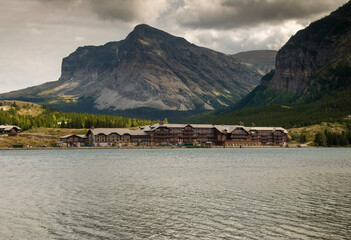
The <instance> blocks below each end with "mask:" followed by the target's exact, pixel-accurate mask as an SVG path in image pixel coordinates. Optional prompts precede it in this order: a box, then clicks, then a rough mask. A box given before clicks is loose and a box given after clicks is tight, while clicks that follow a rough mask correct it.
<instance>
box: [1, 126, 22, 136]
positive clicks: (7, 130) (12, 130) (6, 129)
mask: <svg viewBox="0 0 351 240" xmlns="http://www.w3.org/2000/svg"><path fill="white" fill-rule="evenodd" d="M20 131H21V128H20V127H17V126H13V125H0V134H7V135H8V136H17V135H18V133H19V132H20Z"/></svg>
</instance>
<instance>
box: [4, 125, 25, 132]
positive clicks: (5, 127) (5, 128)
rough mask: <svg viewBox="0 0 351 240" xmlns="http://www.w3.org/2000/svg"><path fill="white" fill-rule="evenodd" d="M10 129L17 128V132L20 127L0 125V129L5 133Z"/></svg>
mask: <svg viewBox="0 0 351 240" xmlns="http://www.w3.org/2000/svg"><path fill="white" fill-rule="evenodd" d="M12 128H17V129H18V130H21V128H20V127H18V126H14V125H0V129H3V130H5V131H10V130H11V129H12Z"/></svg>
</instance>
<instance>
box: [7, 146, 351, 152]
mask: <svg viewBox="0 0 351 240" xmlns="http://www.w3.org/2000/svg"><path fill="white" fill-rule="evenodd" d="M258 148H266V149H271V148H274V149H277V148H282V149H283V148H284V149H285V148H286V149H288V148H317V147H315V146H307V147H298V146H289V147H281V146H252V147H248V146H246V147H225V146H214V147H184V146H183V147H177V146H174V147H172V146H140V147H138V146H134V147H32V148H0V151H1V150H3V151H5V150H8V151H16V150H19V151H25V150H29V151H30V150H89V149H100V150H105V149H116V150H117V149H258ZM320 148H327V147H320ZM340 148H341V147H340ZM345 148H347V147H345Z"/></svg>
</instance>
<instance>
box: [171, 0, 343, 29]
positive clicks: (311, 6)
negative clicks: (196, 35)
mask: <svg viewBox="0 0 351 240" xmlns="http://www.w3.org/2000/svg"><path fill="white" fill-rule="evenodd" d="M343 3H345V0H333V1H330V0H319V1H314V0H235V1H233V0H212V1H185V4H184V5H183V6H182V7H181V8H179V9H178V10H177V13H176V18H177V20H178V22H179V23H180V24H181V25H183V26H186V27H189V28H204V29H210V28H212V29H234V28H242V27H245V26H249V27H251V26H256V25H259V24H263V23H269V24H275V25H278V24H281V23H282V22H284V21H287V20H298V21H301V23H303V22H309V20H310V19H311V18H314V17H318V16H323V15H324V14H327V13H329V12H331V11H333V10H335V9H336V7H337V6H340V5H342V4H343Z"/></svg>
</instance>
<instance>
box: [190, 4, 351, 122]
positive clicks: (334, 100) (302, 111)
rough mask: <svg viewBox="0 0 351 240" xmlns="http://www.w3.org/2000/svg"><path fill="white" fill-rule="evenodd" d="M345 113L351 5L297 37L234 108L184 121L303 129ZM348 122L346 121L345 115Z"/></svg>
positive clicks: (350, 76) (350, 105)
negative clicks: (300, 126)
mask: <svg viewBox="0 0 351 240" xmlns="http://www.w3.org/2000/svg"><path fill="white" fill-rule="evenodd" d="M350 114H351V2H348V3H347V4H345V5H344V6H342V7H340V8H339V9H338V10H336V11H334V12H333V13H331V14H330V15H329V16H327V17H324V18H322V19H321V20H318V21H316V22H313V23H311V24H310V25H309V26H308V27H307V28H306V29H303V30H301V31H299V32H297V33H296V34H295V35H294V36H293V37H291V38H290V40H289V41H288V42H287V43H286V44H285V45H284V46H283V47H282V48H281V49H280V50H279V51H278V53H277V57H276V62H275V70H272V71H271V72H269V73H268V74H267V75H265V76H264V77H263V78H262V80H261V83H260V84H259V85H258V86H257V87H256V88H255V89H254V90H253V91H252V92H250V93H249V94H248V95H247V96H246V97H244V98H243V99H242V100H240V101H239V102H238V103H236V104H234V105H232V106H230V107H228V108H226V109H223V110H219V111H216V112H210V113H206V114H202V115H197V116H194V117H192V118H189V119H187V121H194V122H204V121H210V122H213V123H228V124H234V123H237V122H239V121H242V122H246V123H247V122H249V124H251V123H252V122H254V123H256V124H260V125H282V126H285V127H291V126H294V125H308V124H311V123H315V122H320V121H333V120H338V119H343V118H346V117H348V116H349V115H350ZM349 117H350V116H349Z"/></svg>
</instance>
